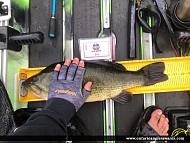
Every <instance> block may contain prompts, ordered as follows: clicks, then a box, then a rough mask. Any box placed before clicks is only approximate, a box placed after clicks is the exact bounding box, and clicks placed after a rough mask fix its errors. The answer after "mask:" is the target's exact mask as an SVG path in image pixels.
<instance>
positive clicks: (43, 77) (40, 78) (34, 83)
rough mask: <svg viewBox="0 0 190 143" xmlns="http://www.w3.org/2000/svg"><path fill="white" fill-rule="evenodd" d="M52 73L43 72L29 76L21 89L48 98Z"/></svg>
mask: <svg viewBox="0 0 190 143" xmlns="http://www.w3.org/2000/svg"><path fill="white" fill-rule="evenodd" d="M50 75H51V74H48V73H42V74H40V75H35V76H32V77H30V78H28V79H27V80H26V81H24V82H23V83H22V86H21V90H22V91H29V92H32V93H33V94H34V95H35V96H37V97H39V98H42V99H47V95H48V90H49V84H50V79H51V77H50Z"/></svg>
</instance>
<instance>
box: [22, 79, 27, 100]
mask: <svg viewBox="0 0 190 143" xmlns="http://www.w3.org/2000/svg"><path fill="white" fill-rule="evenodd" d="M24 81H25V80H20V85H21V86H20V96H22V97H25V96H26V95H27V94H28V90H27V89H26V88H25V87H24V84H23V82H24Z"/></svg>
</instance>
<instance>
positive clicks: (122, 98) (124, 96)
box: [112, 90, 133, 104]
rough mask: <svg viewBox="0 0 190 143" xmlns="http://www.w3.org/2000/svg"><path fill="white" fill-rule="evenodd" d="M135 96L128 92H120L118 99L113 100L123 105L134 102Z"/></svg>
mask: <svg viewBox="0 0 190 143" xmlns="http://www.w3.org/2000/svg"><path fill="white" fill-rule="evenodd" d="M132 96H133V94H132V93H131V92H128V91H124V90H123V91H122V92H120V93H119V94H118V95H117V96H116V97H113V98H112V99H113V100H114V101H116V102H119V103H121V104H124V103H127V102H130V101H131V100H132Z"/></svg>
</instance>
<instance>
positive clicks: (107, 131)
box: [98, 0, 116, 142]
mask: <svg viewBox="0 0 190 143" xmlns="http://www.w3.org/2000/svg"><path fill="white" fill-rule="evenodd" d="M111 21H112V0H100V24H101V31H100V33H99V34H98V37H110V36H111V37H112V41H114V43H113V45H111V46H112V59H111V60H115V44H116V36H115V34H114V33H113V31H112V23H111ZM103 122H104V136H114V135H115V113H114V101H112V100H111V99H106V101H104V102H103ZM106 140H107V139H106V138H105V141H104V142H107V141H106ZM111 142H112V141H111Z"/></svg>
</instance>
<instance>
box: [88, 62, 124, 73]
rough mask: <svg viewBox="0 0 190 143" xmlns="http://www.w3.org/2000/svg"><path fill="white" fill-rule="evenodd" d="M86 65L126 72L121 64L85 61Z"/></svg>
mask: <svg viewBox="0 0 190 143" xmlns="http://www.w3.org/2000/svg"><path fill="white" fill-rule="evenodd" d="M88 63H89V64H90V63H91V64H96V65H102V66H106V67H112V68H115V69H118V70H122V71H126V68H125V67H124V66H123V65H122V64H119V63H115V62H111V61H103V60H92V61H85V64H88Z"/></svg>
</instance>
